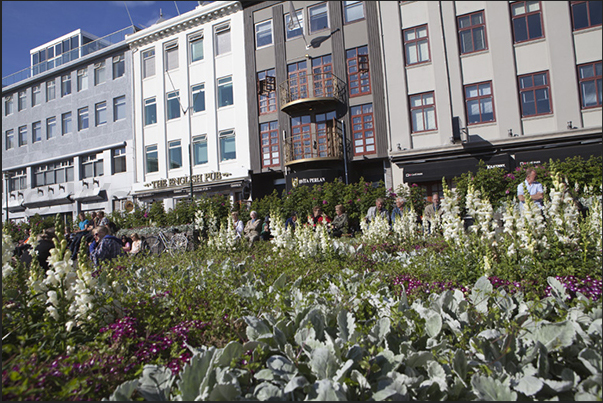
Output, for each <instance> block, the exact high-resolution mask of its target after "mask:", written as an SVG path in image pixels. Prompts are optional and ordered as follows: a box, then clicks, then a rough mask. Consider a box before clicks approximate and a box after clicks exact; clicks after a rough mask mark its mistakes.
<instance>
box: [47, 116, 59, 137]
mask: <svg viewBox="0 0 603 403" xmlns="http://www.w3.org/2000/svg"><path fill="white" fill-rule="evenodd" d="M56 136H57V118H55V117H54V116H53V117H51V118H48V119H46V139H47V140H50V139H52V138H55V137H56Z"/></svg>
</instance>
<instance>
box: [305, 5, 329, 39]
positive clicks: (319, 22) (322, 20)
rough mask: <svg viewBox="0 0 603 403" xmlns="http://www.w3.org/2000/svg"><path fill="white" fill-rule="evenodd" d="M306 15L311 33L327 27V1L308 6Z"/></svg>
mask: <svg viewBox="0 0 603 403" xmlns="http://www.w3.org/2000/svg"><path fill="white" fill-rule="evenodd" d="M308 15H309V19H310V33H311V34H313V33H315V32H318V31H322V30H323V29H328V28H329V14H328V10H327V3H322V4H318V5H316V6H313V7H308Z"/></svg>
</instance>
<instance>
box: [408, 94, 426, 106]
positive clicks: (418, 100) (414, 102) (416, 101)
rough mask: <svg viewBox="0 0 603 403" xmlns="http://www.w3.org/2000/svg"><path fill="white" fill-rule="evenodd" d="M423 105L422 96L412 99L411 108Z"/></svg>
mask: <svg viewBox="0 0 603 403" xmlns="http://www.w3.org/2000/svg"><path fill="white" fill-rule="evenodd" d="M421 105H423V101H422V97H421V95H418V96H414V97H410V106H411V107H413V108H414V107H418V106H421Z"/></svg>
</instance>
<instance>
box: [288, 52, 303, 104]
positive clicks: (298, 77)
mask: <svg viewBox="0 0 603 403" xmlns="http://www.w3.org/2000/svg"><path fill="white" fill-rule="evenodd" d="M307 66H308V63H307V62H306V61H305V60H303V61H301V62H297V63H292V64H289V65H288V66H287V77H288V78H289V97H290V98H291V101H295V100H297V99H304V98H308V71H307V68H308V67H307Z"/></svg>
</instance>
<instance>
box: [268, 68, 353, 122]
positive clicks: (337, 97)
mask: <svg viewBox="0 0 603 403" xmlns="http://www.w3.org/2000/svg"><path fill="white" fill-rule="evenodd" d="M345 90H346V83H345V82H344V81H343V80H341V79H339V78H337V77H336V76H334V75H333V74H331V73H315V74H305V72H300V73H299V75H298V76H297V77H292V78H289V79H288V80H286V81H285V82H283V83H281V84H280V85H279V91H278V93H279V101H280V105H281V110H282V111H283V112H286V113H288V114H292V113H300V112H301V113H303V112H307V111H308V110H310V109H312V108H314V107H319V106H324V107H331V108H332V107H335V106H337V104H339V103H341V104H343V103H345V101H344V94H345Z"/></svg>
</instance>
